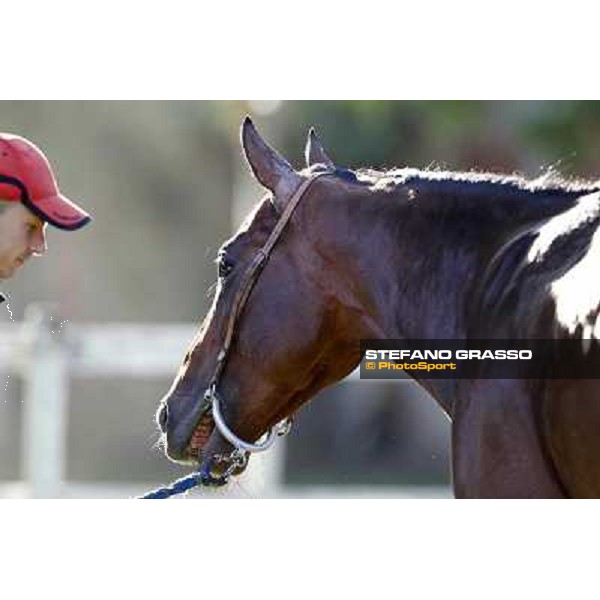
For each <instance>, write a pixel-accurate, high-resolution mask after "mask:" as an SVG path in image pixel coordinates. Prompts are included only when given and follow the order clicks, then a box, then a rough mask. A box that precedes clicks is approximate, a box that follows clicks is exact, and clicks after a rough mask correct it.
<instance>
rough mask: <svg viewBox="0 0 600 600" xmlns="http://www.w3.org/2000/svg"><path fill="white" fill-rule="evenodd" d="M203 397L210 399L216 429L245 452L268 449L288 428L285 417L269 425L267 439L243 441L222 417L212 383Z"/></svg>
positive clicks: (288, 422) (288, 423) (287, 421)
mask: <svg viewBox="0 0 600 600" xmlns="http://www.w3.org/2000/svg"><path fill="white" fill-rule="evenodd" d="M204 398H205V400H210V402H211V404H212V416H213V420H214V422H215V425H216V427H217V429H218V430H219V432H220V433H221V435H222V436H223V437H224V438H225V439H226V440H227V441H228V442H230V443H231V444H233V445H234V446H235V447H236V448H237V449H239V450H244V451H246V452H264V451H265V450H268V449H269V448H270V447H271V446H272V445H273V442H274V441H275V439H276V438H277V437H278V436H282V435H285V434H287V433H288V432H289V430H290V421H289V419H285V420H283V421H281V422H280V423H278V424H277V425H275V426H274V427H271V429H269V431H267V433H266V436H267V439H266V440H264V441H263V442H259V443H250V442H245V441H244V440H242V439H240V438H239V437H238V436H237V435H235V433H233V431H231V429H229V427H227V425H226V423H225V420H224V419H223V415H222V413H221V407H220V402H219V396H218V394H217V391H216V389H215V386H214V385H211V386H210V387H209V388H208V389H207V390H206V393H205V394H204Z"/></svg>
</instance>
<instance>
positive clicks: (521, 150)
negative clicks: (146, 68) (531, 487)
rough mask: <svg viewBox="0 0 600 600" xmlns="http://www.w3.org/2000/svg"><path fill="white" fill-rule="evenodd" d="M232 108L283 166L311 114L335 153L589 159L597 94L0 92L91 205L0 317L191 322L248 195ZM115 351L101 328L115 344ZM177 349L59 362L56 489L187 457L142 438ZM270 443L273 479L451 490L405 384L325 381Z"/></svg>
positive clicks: (5, 481) (12, 286) (148, 475)
mask: <svg viewBox="0 0 600 600" xmlns="http://www.w3.org/2000/svg"><path fill="white" fill-rule="evenodd" d="M245 114H250V115H252V116H253V118H254V120H255V124H256V125H257V127H258V128H259V130H260V131H261V133H262V134H263V135H264V136H265V138H266V139H267V140H269V141H270V142H271V143H272V144H273V145H274V146H275V147H277V148H278V149H279V150H280V151H281V152H282V153H283V154H284V155H285V156H286V157H287V158H288V160H290V162H291V163H292V164H294V165H296V166H298V167H301V166H303V160H304V159H303V150H304V144H305V140H306V134H307V131H308V128H309V127H310V126H315V127H316V129H317V131H318V132H319V134H320V136H321V139H322V140H323V142H324V144H325V146H326V148H327V149H328V151H329V153H330V155H331V156H332V157H333V159H334V160H335V161H336V163H337V164H338V165H340V166H346V167H350V168H354V167H367V166H368V167H373V168H378V169H380V168H391V167H402V166H406V165H409V166H413V167H422V168H425V167H428V166H430V165H432V164H435V165H440V166H444V167H447V168H449V169H455V170H460V169H463V170H464V169H472V168H476V169H480V170H492V171H498V172H515V171H516V172H520V173H522V174H524V175H526V176H531V177H535V176H537V175H539V174H540V172H542V171H545V170H548V169H556V170H558V171H560V172H561V173H563V174H565V175H572V176H578V177H585V178H591V179H594V178H597V176H598V173H600V154H599V153H598V140H599V139H600V103H599V102H574V101H568V102H556V101H515V102H463V101H447V102H446V101H443V102H442V101H435V102H426V101H422V102H391V101H381V102H375V101H329V102H322V101H313V102H305V101H303V102H279V101H248V102H243V101H223V102H150V101H143V102H46V101H43V102H41V101H40V102H16V101H15V102H0V130H1V131H5V132H11V133H17V134H20V135H23V136H25V137H27V138H29V139H31V140H32V141H34V142H35V143H36V144H38V145H39V146H40V147H41V148H42V149H43V150H44V151H45V153H46V154H47V156H48V157H49V159H50V161H51V163H52V165H53V167H54V170H55V173H56V174H57V176H58V179H59V183H60V186H61V189H62V190H63V192H64V193H65V194H66V195H67V196H69V197H72V198H73V199H74V200H76V201H78V202H79V203H80V204H82V205H83V207H84V208H87V209H88V210H89V211H90V212H91V213H92V214H93V216H94V222H93V224H92V225H91V226H89V227H87V228H85V229H83V230H82V231H80V232H76V233H72V234H67V233H63V232H60V231H58V230H53V229H50V230H49V236H48V242H49V252H48V254H47V255H46V256H45V257H44V258H43V259H38V260H35V261H32V262H31V263H30V264H28V265H27V267H25V269H24V270H23V271H22V272H20V273H18V275H17V276H16V277H15V278H14V279H13V280H10V281H6V282H3V284H2V286H1V287H2V290H3V291H4V292H7V293H8V294H9V295H10V299H9V302H8V305H7V304H4V305H2V306H0V324H2V325H4V324H5V325H12V323H13V321H14V322H17V323H19V322H21V321H22V320H23V319H24V317H25V311H26V308H27V306H28V305H30V304H31V303H34V302H39V301H43V302H46V303H49V305H51V306H52V310H53V311H54V314H55V319H59V320H60V323H62V324H63V325H64V330H65V331H68V329H69V327H76V326H77V325H83V324H98V325H100V326H101V327H102V326H106V327H109V326H112V325H113V324H115V323H120V324H132V325H136V324H137V325H139V326H144V325H145V324H153V325H159V324H163V325H169V324H180V325H188V326H190V327H192V324H193V323H199V322H200V320H201V318H202V317H203V316H204V314H205V312H206V310H207V308H208V306H209V303H210V298H209V295H208V290H209V288H210V286H211V285H212V284H213V283H214V282H215V278H216V270H215V265H214V259H215V257H216V253H217V250H218V248H219V246H220V244H221V243H222V241H224V239H225V238H226V237H228V236H229V235H230V234H231V233H232V232H233V231H234V230H235V228H236V227H237V225H239V223H240V222H241V220H242V217H243V215H244V214H245V213H246V212H247V211H248V210H249V208H250V207H251V206H252V205H253V204H254V203H255V202H256V201H257V200H258V199H259V198H260V196H261V194H262V190H261V189H260V188H259V187H258V185H257V184H256V183H255V182H254V181H253V180H252V178H251V177H250V176H249V174H248V172H247V170H246V167H245V163H244V160H243V157H242V155H241V152H240V147H239V126H240V123H241V120H242V118H243V116H244V115H245ZM55 322H57V321H55ZM186 331H187V330H186ZM190 331H193V328H192V329H191V330H190ZM190 337H191V334H190ZM186 339H187V338H186ZM184 349H185V345H184V346H182V348H181V358H182V357H183V351H184ZM125 351H127V348H126V347H124V346H123V347H121V346H119V345H118V344H115V347H114V355H115V356H116V357H119V353H120V352H125ZM177 362H178V361H175V363H174V364H173V369H172V374H171V373H170V370H169V369H167V372H169V374H166V373H160V374H157V375H154V376H153V375H145V376H136V377H133V376H130V375H129V374H127V373H118V374H116V375H115V376H112V377H106V376H102V377H99V376H98V377H94V376H93V375H92V376H89V375H88V376H86V377H77V376H73V377H70V378H69V383H68V389H67V390H66V399H65V401H64V402H63V403H62V408H61V410H64V418H63V425H62V427H63V434H64V436H63V437H64V449H63V454H64V464H63V467H62V475H61V477H62V479H63V480H64V485H63V486H62V487H61V489H60V490H59V491H58V492H57V493H56V494H55V495H59V496H64V497H77V496H80V497H93V496H98V497H127V496H128V495H131V494H135V493H140V492H142V491H143V490H144V489H146V488H147V487H148V486H151V485H155V484H158V483H161V482H167V481H169V480H172V479H174V478H176V477H180V476H182V475H184V474H187V472H188V470H187V469H184V468H182V467H179V466H177V465H174V464H172V463H169V462H168V461H167V460H166V459H165V458H164V456H163V454H162V451H161V450H160V449H158V448H157V447H156V445H155V444H156V441H157V439H158V433H157V430H156V426H155V423H154V413H155V410H156V407H157V405H158V401H159V399H160V398H161V396H162V395H163V394H164V393H165V392H166V391H167V390H168V388H169V386H170V383H171V380H172V377H173V375H174V374H175V370H176V368H177ZM1 368H2V366H1V365H0V369H1ZM25 388H26V384H25V382H24V380H23V377H21V376H19V375H18V374H17V373H11V372H10V371H9V370H8V368H7V370H6V371H4V372H3V371H0V395H1V397H2V400H3V402H0V495H2V496H20V495H28V494H29V495H30V492H28V491H27V487H26V486H25V487H23V485H22V482H23V481H24V480H25V479H26V478H27V476H28V474H27V473H26V470H27V467H26V460H25V456H24V454H26V453H27V452H28V450H27V448H28V440H27V439H25V436H26V435H27V432H28V431H30V433H31V430H28V429H27V427H25V423H24V419H25V415H26V410H27V407H26V405H27V399H28V397H29V396H28V394H27V393H26V389H25ZM276 456H277V466H276V473H277V475H276V477H277V480H278V481H279V482H281V483H282V484H283V488H282V489H285V495H289V496H309V495H313V496H319V495H321V496H334V495H366V496H371V497H375V496H378V495H391V496H402V495H413V496H447V495H449V494H450V489H449V484H450V470H449V464H450V463H449V423H448V422H447V420H446V418H445V416H444V415H443V413H442V412H441V410H440V409H439V408H438V407H437V406H436V405H435V403H434V402H433V400H432V399H431V398H429V397H428V396H427V395H426V394H425V393H424V392H422V391H420V390H419V388H417V387H415V386H414V385H412V384H411V383H398V382H389V383H385V384H374V383H373V382H360V381H347V382H343V383H341V384H339V385H337V386H335V387H333V388H330V389H328V390H325V391H324V392H322V393H321V394H320V395H319V396H318V397H317V398H316V399H314V400H313V401H312V402H311V403H310V404H309V405H308V406H306V407H305V408H304V409H303V410H302V411H301V412H300V414H299V415H298V417H297V419H296V426H295V428H294V430H293V431H292V433H291V435H290V436H289V437H288V438H287V440H286V442H285V445H281V447H280V449H279V450H278V451H277V454H276ZM41 460H42V462H43V460H44V459H43V458H42V459H41ZM269 469H272V467H269V466H265V467H264V468H263V470H262V475H261V469H260V468H259V467H258V468H257V469H255V471H257V475H255V476H256V478H257V480H258V481H259V483H258V484H256V483H253V482H248V483H244V484H243V485H240V489H239V490H238V491H239V495H241V496H243V497H245V496H254V495H261V491H260V490H261V487H260V480H261V477H262V479H263V480H266V479H268V478H269V477H271V476H272V475H268V474H267V473H268V472H269ZM20 482H21V483H20ZM263 483H264V481H263Z"/></svg>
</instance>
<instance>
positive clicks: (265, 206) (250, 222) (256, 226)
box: [220, 197, 273, 253]
mask: <svg viewBox="0 0 600 600" xmlns="http://www.w3.org/2000/svg"><path fill="white" fill-rule="evenodd" d="M272 211H273V208H272V205H271V200H270V199H269V197H265V198H263V200H262V201H260V202H259V203H258V204H257V205H256V206H255V207H254V208H253V209H252V210H251V211H250V212H249V213H248V214H247V215H246V217H245V219H244V220H243V221H242V223H241V225H240V226H239V227H238V229H237V231H236V232H235V233H234V234H233V235H232V236H231V237H230V238H229V239H228V240H226V241H225V242H224V243H223V245H222V246H221V248H220V252H222V253H223V252H227V251H230V250H232V249H233V248H239V247H242V246H243V245H244V244H245V243H251V242H252V239H253V238H254V237H257V238H258V237H259V236H261V235H262V234H263V233H264V231H268V228H269V226H270V224H271V221H272V219H273V217H272V215H271V212H272Z"/></svg>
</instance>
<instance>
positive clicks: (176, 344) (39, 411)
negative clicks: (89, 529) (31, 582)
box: [0, 305, 358, 498]
mask: <svg viewBox="0 0 600 600" xmlns="http://www.w3.org/2000/svg"><path fill="white" fill-rule="evenodd" d="M196 329H197V325H196V324H168V325H156V324H143V323H140V324H135V325H131V324H101V325H100V324H87V325H75V324H73V325H69V326H68V327H62V326H61V325H59V320H58V319H57V318H55V317H53V316H52V313H51V311H50V310H49V309H48V308H45V307H44V306H43V305H33V306H30V307H29V308H28V309H27V311H26V315H25V320H24V322H23V323H6V324H4V325H2V326H0V365H3V367H4V368H3V370H4V371H6V372H8V373H16V374H18V375H19V376H20V377H21V378H22V380H23V381H24V399H23V400H24V408H25V412H24V420H23V428H24V431H23V435H22V436H21V437H22V444H23V448H22V450H23V452H22V456H23V461H24V464H23V473H24V475H25V478H26V484H27V490H28V492H27V495H28V496H30V497H34V498H58V497H60V496H61V489H62V486H63V483H64V480H65V464H66V455H65V452H66V448H65V443H66V415H67V403H68V394H69V379H70V378H71V377H102V376H106V377H114V376H116V375H125V376H131V377H135V378H140V377H146V378H151V377H159V376H160V377H164V376H173V375H174V374H175V372H176V369H177V367H178V365H179V364H180V361H181V360H182V357H183V355H184V353H185V351H186V349H187V347H188V345H189V344H190V342H191V341H192V338H193V336H194V334H195V332H196ZM350 377H351V378H358V375H357V373H356V372H355V373H353V374H352V375H351V376H350ZM274 459H275V457H274ZM275 462H277V460H275ZM276 476H277V475H275V477H276Z"/></svg>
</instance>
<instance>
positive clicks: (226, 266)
mask: <svg viewBox="0 0 600 600" xmlns="http://www.w3.org/2000/svg"><path fill="white" fill-rule="evenodd" d="M233 267H234V264H233V263H232V262H231V261H229V260H227V259H226V258H220V259H219V265H218V269H219V277H221V279H225V277H227V275H229V273H231V271H233Z"/></svg>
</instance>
